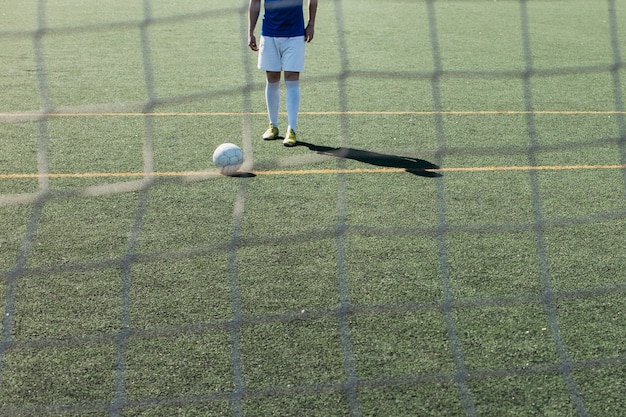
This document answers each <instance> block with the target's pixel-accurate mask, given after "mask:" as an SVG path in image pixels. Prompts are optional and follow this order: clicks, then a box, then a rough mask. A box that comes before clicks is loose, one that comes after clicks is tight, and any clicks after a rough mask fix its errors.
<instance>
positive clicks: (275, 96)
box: [263, 71, 280, 140]
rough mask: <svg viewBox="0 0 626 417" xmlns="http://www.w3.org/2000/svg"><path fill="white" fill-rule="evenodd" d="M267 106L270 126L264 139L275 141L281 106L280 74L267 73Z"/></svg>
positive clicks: (274, 72)
mask: <svg viewBox="0 0 626 417" xmlns="http://www.w3.org/2000/svg"><path fill="white" fill-rule="evenodd" d="M265 74H266V80H265V105H266V107H267V116H268V118H269V121H270V124H269V127H268V128H267V131H266V132H265V133H264V134H263V139H265V140H273V139H276V138H277V137H278V108H279V106H280V72H276V71H266V73H265Z"/></svg>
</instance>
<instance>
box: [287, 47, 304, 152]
mask: <svg viewBox="0 0 626 417" xmlns="http://www.w3.org/2000/svg"><path fill="white" fill-rule="evenodd" d="M304 49H305V41H304V36H299V37H295V38H289V40H288V41H287V42H286V43H285V48H284V49H283V51H282V63H283V69H284V72H285V88H286V95H285V98H286V100H287V123H288V125H289V126H288V128H287V135H285V140H284V141H283V144H284V145H285V146H294V145H295V144H296V131H297V126H298V113H299V111H300V73H301V72H302V71H304Z"/></svg>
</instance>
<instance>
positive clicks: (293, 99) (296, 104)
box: [285, 80, 300, 132]
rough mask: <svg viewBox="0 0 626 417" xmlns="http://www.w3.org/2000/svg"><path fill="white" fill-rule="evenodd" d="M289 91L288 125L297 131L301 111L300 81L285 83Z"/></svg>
mask: <svg viewBox="0 0 626 417" xmlns="http://www.w3.org/2000/svg"><path fill="white" fill-rule="evenodd" d="M285 87H286V90H287V94H286V97H285V98H286V100H287V123H288V124H289V128H290V129H293V131H294V132H295V131H296V126H297V124H298V112H299V111H300V81H299V80H297V81H285Z"/></svg>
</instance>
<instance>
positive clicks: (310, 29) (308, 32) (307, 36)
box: [304, 24, 315, 43]
mask: <svg viewBox="0 0 626 417" xmlns="http://www.w3.org/2000/svg"><path fill="white" fill-rule="evenodd" d="M314 35H315V26H313V25H310V24H309V25H307V27H306V29H305V30H304V40H305V41H306V43H309V42H311V41H312V40H313V36H314Z"/></svg>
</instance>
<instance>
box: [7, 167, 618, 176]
mask: <svg viewBox="0 0 626 417" xmlns="http://www.w3.org/2000/svg"><path fill="white" fill-rule="evenodd" d="M599 169H602V170H605V169H626V164H623V165H620V164H618V165H542V166H536V167H532V166H484V167H449V168H437V169H424V170H418V169H415V170H412V171H416V172H419V171H422V172H433V173H436V172H488V171H531V170H535V171H563V170H599ZM405 171H406V169H404V168H352V169H299V170H286V169H285V170H267V171H252V172H251V174H255V175H311V174H337V173H342V174H361V173H394V172H405ZM147 175H148V174H146V173H143V172H84V173H48V174H0V179H37V178H42V177H43V178H129V177H130V178H141V177H144V176H147ZM150 175H151V176H154V177H207V176H216V175H218V173H217V171H215V170H212V171H175V172H153V173H150Z"/></svg>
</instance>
